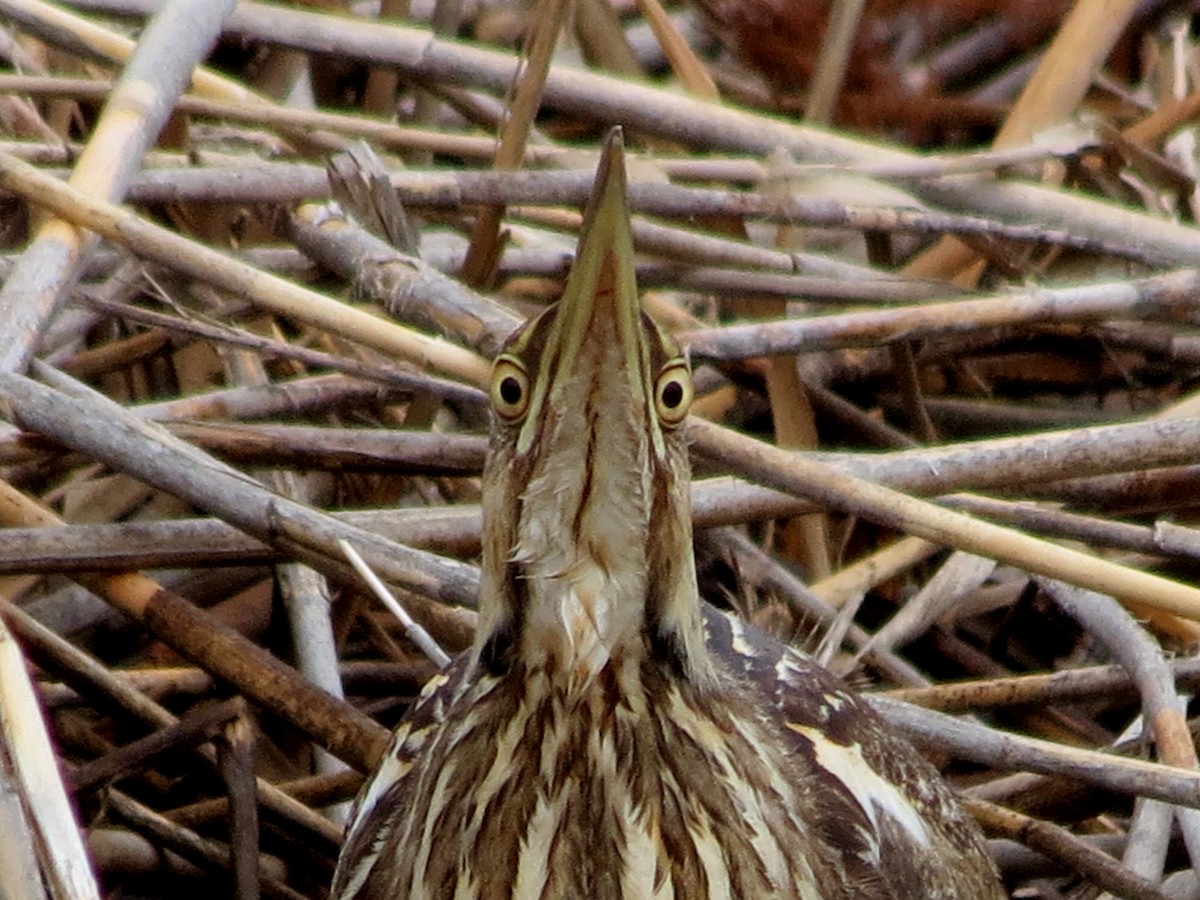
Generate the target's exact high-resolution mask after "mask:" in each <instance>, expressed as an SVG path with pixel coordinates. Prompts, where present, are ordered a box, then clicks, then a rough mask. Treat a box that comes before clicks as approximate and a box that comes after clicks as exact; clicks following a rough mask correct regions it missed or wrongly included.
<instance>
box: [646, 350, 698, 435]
mask: <svg viewBox="0 0 1200 900" xmlns="http://www.w3.org/2000/svg"><path fill="white" fill-rule="evenodd" d="M691 405H692V373H691V372H690V371H688V367H687V364H686V363H682V362H674V363H669V364H667V365H666V366H665V367H664V368H663V370H662V371H661V372H659V373H658V378H657V379H656V380H655V382H654V410H655V412H657V413H658V420H659V421H660V422H662V423H663V424H664V425H678V424H679V423H680V422H682V421H683V420H684V419H686V418H687V414H688V409H689V408H690V407H691Z"/></svg>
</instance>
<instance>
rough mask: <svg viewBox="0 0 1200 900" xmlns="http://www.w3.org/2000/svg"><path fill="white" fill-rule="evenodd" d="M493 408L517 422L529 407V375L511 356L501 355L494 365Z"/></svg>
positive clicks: (506, 417) (500, 414) (507, 420)
mask: <svg viewBox="0 0 1200 900" xmlns="http://www.w3.org/2000/svg"><path fill="white" fill-rule="evenodd" d="M489 393H490V396H491V399H492V408H493V409H494V410H496V415H498V416H499V417H500V418H501V419H503V420H504V421H506V422H515V421H516V420H517V419H519V418H521V416H523V415H525V410H527V409H528V408H529V376H528V375H527V374H526V373H525V367H524V366H523V365H521V364H520V363H519V362H517V361H516V359H514V358H513V357H511V356H501V357H498V358H497V359H496V364H495V365H494V366H492V388H491V391H490V392H489Z"/></svg>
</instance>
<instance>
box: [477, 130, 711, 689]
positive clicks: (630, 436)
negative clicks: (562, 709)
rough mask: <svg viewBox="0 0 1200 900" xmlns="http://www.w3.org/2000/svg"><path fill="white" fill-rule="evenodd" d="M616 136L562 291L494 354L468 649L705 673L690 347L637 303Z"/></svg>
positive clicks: (581, 677) (533, 661)
mask: <svg viewBox="0 0 1200 900" xmlns="http://www.w3.org/2000/svg"><path fill="white" fill-rule="evenodd" d="M633 257H634V250H633V239H632V234H631V230H630V223H629V210H628V205H627V201H626V179H625V163H624V157H623V148H622V141H621V134H620V131H619V130H616V129H614V131H613V133H612V134H611V135H610V136H609V139H608V141H607V142H606V145H605V148H604V151H603V153H602V155H601V158H600V163H599V167H598V170H597V174H596V180H595V187H594V189H593V192H592V196H591V199H590V201H589V203H588V207H587V210H586V212H585V214H584V222H583V228H582V231H581V234H580V239H579V246H578V249H577V251H576V255H575V262H574V265H573V266H572V268H571V272H570V275H569V276H568V279H567V283H566V287H565V289H564V291H563V295H562V298H561V299H560V300H559V301H558V302H557V303H556V304H554V305H553V306H551V307H549V308H548V309H547V310H546V311H545V312H543V313H542V314H541V315H539V316H537V317H536V318H534V319H533V320H532V321H530V322H529V323H528V324H526V325H525V326H524V327H523V328H521V329H520V330H519V331H518V332H517V333H516V334H515V335H513V337H512V338H510V340H509V341H508V343H507V344H506V346H505V348H504V350H503V351H502V352H501V353H500V354H499V355H498V357H497V358H496V361H495V364H494V368H493V374H492V381H491V388H490V396H491V403H492V408H493V412H494V428H493V432H492V442H491V447H490V451H489V454H488V459H487V463H486V465H485V470H484V499H483V515H484V543H483V594H482V596H481V600H480V612H481V622H480V629H479V638H478V639H477V644H476V650H477V652H478V654H479V657H480V659H481V661H482V663H483V664H484V665H485V666H486V667H488V668H489V669H491V670H493V671H495V672H502V671H505V670H507V669H509V668H511V667H512V666H514V665H517V664H521V665H523V666H524V667H526V668H533V667H543V668H548V669H551V670H554V671H558V672H561V673H564V674H565V675H567V676H568V677H569V678H570V679H571V680H572V682H573V683H576V684H580V685H583V684H587V683H589V682H590V681H591V679H593V678H594V677H595V676H596V675H597V674H598V673H599V672H601V671H602V670H603V669H604V668H605V667H606V666H609V665H611V664H613V663H614V662H617V663H630V662H632V663H638V662H640V661H641V660H643V659H645V658H647V657H651V658H658V659H660V660H661V661H662V662H663V663H664V664H667V665H669V666H672V667H674V668H676V669H677V670H678V671H679V672H680V673H681V674H685V675H688V676H691V677H697V678H700V677H704V676H706V675H707V674H708V671H709V670H708V662H707V656H706V651H705V650H704V647H703V639H702V634H701V625H700V612H699V607H698V600H697V591H696V575H695V564H694V561H693V555H692V542H691V537H692V532H691V510H690V503H689V484H690V471H689V466H688V459H687V447H686V443H685V437H684V433H683V423H684V420H685V419H686V417H687V412H688V408H689V406H690V404H691V399H692V377H691V370H690V368H689V365H688V361H687V359H686V358H685V357H684V356H683V355H682V354H681V353H680V351H679V349H678V347H677V346H676V345H675V343H674V342H673V341H672V340H671V339H670V337H668V336H667V335H665V334H664V333H663V332H662V331H661V330H660V329H659V328H658V327H657V326H656V325H655V324H654V322H653V321H652V320H651V319H650V318H649V316H647V315H646V314H645V313H644V312H643V311H642V309H641V305H640V302H639V299H638V292H637V284H636V281H635V278H634V266H633Z"/></svg>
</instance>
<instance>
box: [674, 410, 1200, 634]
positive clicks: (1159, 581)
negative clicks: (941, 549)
mask: <svg viewBox="0 0 1200 900" xmlns="http://www.w3.org/2000/svg"><path fill="white" fill-rule="evenodd" d="M690 430H691V433H692V435H693V436H694V438H695V440H696V443H697V445H698V449H700V450H701V452H703V453H704V454H705V455H706V456H709V457H711V458H713V459H716V460H718V461H720V462H722V463H724V464H725V465H728V466H730V467H732V468H734V469H736V470H737V471H739V472H741V473H743V474H746V475H748V476H749V477H751V478H752V479H754V480H755V481H758V482H761V483H762V484H765V485H767V486H768V487H773V488H775V489H776V490H781V491H785V492H787V493H790V494H795V495H797V496H802V497H807V498H809V499H812V500H814V501H815V502H817V503H820V504H823V505H827V506H830V507H833V508H835V509H840V510H842V511H844V512H850V513H853V514H855V515H860V516H862V517H864V518H867V519H870V520H872V521H874V522H879V523H881V524H884V525H887V526H889V527H891V528H895V529H897V530H899V531H902V532H905V533H912V534H915V535H918V536H920V537H923V538H925V539H926V540H929V541H933V542H934V543H938V544H944V545H946V546H949V547H957V548H958V549H961V550H967V551H969V552H971V553H976V554H978V555H980V556H986V557H989V558H992V559H997V560H1001V561H1003V562H1007V563H1009V564H1011V565H1015V566H1017V567H1018V568H1021V569H1025V570H1026V571H1029V572H1033V573H1036V574H1039V575H1047V576H1049V577H1051V578H1057V579H1059V580H1061V581H1065V582H1067V583H1068V584H1074V585H1078V586H1079V587H1085V588H1088V589H1090V590H1094V591H1097V592H1099V593H1102V594H1110V595H1112V596H1114V597H1117V598H1118V599H1121V600H1130V601H1136V602H1138V603H1144V604H1146V605H1147V606H1152V607H1156V608H1159V609H1165V610H1167V611H1169V612H1173V613H1176V614H1177V615H1180V616H1183V617H1184V618H1188V619H1200V589H1198V588H1195V587H1192V586H1191V585H1185V584H1182V583H1180V582H1176V581H1171V580H1170V579H1167V578H1162V577H1160V576H1157V575H1152V574H1150V573H1148V572H1141V571H1138V570H1136V569H1131V568H1128V567H1126V566H1121V565H1118V564H1116V563H1114V562H1111V561H1109V560H1106V559H1101V558H1099V557H1095V556H1091V555H1089V554H1087V553H1082V552H1080V551H1078V550H1073V549H1070V548H1067V547H1063V546H1060V545H1058V544H1052V543H1050V542H1048V541H1042V540H1038V539H1037V538H1033V537H1030V536H1029V535H1026V534H1022V533H1020V532H1018V531H1013V530H1011V529H1007V528H1002V527H1000V526H998V525H992V524H990V523H987V522H981V521H979V520H977V519H972V518H970V517H969V516H965V515H962V514H961V513H955V512H951V511H950V510H947V509H944V508H942V507H940V506H935V505H934V504H932V503H929V502H928V501H925V500H919V499H917V498H916V497H912V496H909V495H908V494H902V493H900V492H899V491H895V490H892V489H891V488H886V487H883V486H882V485H878V484H875V483H873V482H869V481H865V480H863V479H861V478H857V477H854V476H852V475H847V474H845V473H843V472H839V471H838V470H836V469H834V468H832V467H830V466H826V465H823V464H821V463H819V462H816V461H814V460H812V459H811V458H809V457H807V456H805V455H802V454H796V453H788V452H787V451H785V450H781V449H779V448H777V447H772V446H770V445H768V444H764V443H762V442H761V441H755V440H752V439H751V438H748V437H745V436H743V435H739V434H737V433H735V432H733V431H729V430H727V429H724V428H721V427H720V426H718V425H713V424H711V423H709V422H703V421H693V422H692V424H691V429H690Z"/></svg>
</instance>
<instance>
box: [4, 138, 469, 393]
mask: <svg viewBox="0 0 1200 900" xmlns="http://www.w3.org/2000/svg"><path fill="white" fill-rule="evenodd" d="M0 185H3V186H4V187H6V188H9V189H11V190H13V191H15V192H16V193H19V194H21V195H22V196H24V197H26V198H27V199H28V200H30V201H31V202H34V203H37V204H38V205H41V206H44V207H46V208H47V209H49V210H51V211H52V212H54V213H55V214H56V215H58V216H61V217H62V218H64V219H66V220H68V221H71V222H73V223H74V224H75V225H79V226H82V227H84V228H87V229H89V230H91V231H94V232H96V233H97V234H100V235H102V236H104V237H106V238H108V239H109V240H111V241H115V242H116V243H119V244H122V245H123V246H126V247H128V248H129V249H130V250H131V251H133V252H134V253H136V254H138V255H139V256H142V257H143V258H146V259H153V260H155V261H156V262H160V263H162V264H163V265H165V266H168V267H170V268H172V269H175V270H176V271H179V272H184V273H185V274H187V275H190V276H192V277H193V278H196V279H199V280H201V281H204V282H207V283H209V284H213V285H216V286H217V287H220V288H222V289H224V290H227V291H229V292H230V293H233V294H235V295H237V296H239V297H241V298H243V299H245V300H249V301H250V302H252V303H256V304H258V305H260V306H262V307H264V308H266V309H270V310H272V311H273V312H276V313H279V314H281V315H286V316H291V317H294V318H295V319H297V320H299V321H302V322H306V323H308V324H310V325H313V326H316V327H318V328H324V329H326V330H328V331H331V332H333V333H334V334H338V335H341V336H342V337H345V338H349V339H351V340H354V341H358V342H359V343H362V344H364V345H366V346H368V347H373V348H375V349H377V350H380V351H382V352H384V353H388V354H390V355H392V356H398V357H401V358H404V359H409V360H412V361H414V362H417V363H418V364H420V365H428V366H432V367H434V368H436V369H438V370H440V371H442V372H444V373H446V374H451V375H455V376H456V377H458V378H462V379H464V380H466V381H469V382H471V383H472V384H486V383H487V379H488V377H489V374H490V372H491V366H490V365H489V364H488V363H487V362H486V361H485V360H483V359H481V358H480V357H478V356H476V355H475V354H474V353H471V352H470V351H469V350H464V349H462V348H461V347H456V346H455V345H453V344H450V343H448V342H446V341H442V340H438V339H436V338H431V337H428V336H426V335H423V334H419V333H417V332H415V331H411V330H409V329H407V328H404V327H402V326H400V325H397V324H395V323H393V322H388V321H386V320H385V319H382V318H380V317H379V316H375V315H372V314H371V313H368V312H365V311H363V310H360V309H356V308H355V307H352V306H348V305H347V304H345V303H340V302H338V301H336V300H332V299H330V298H329V297H326V296H324V295H322V294H318V293H317V292H316V291H311V290H309V289H307V288H304V287H301V286H299V285H297V284H294V283H292V282H290V281H286V280H284V279H282V278H279V277H277V276H275V275H270V274H268V273H265V272H261V271H259V270H257V269H255V268H253V267H252V266H249V265H247V264H245V263H243V262H240V261H238V260H235V259H232V258H231V257H229V256H226V255H225V254H223V253H220V252H218V251H216V250H212V249H210V248H208V247H205V246H203V245H200V244H197V243H195V242H194V241H189V240H188V239H187V238H184V237H181V236H179V235H177V234H174V233H172V232H170V231H168V230H166V229H165V228H160V227H159V226H157V225H153V224H151V223H150V222H148V221H146V220H144V219H141V218H139V217H138V216H136V215H134V214H133V213H131V212H129V211H128V210H124V209H122V208H120V207H119V206H115V205H114V204H111V203H107V202H105V201H103V200H100V199H98V198H95V197H90V196H88V195H86V194H83V193H81V192H79V191H76V190H73V189H72V188H71V187H70V186H68V185H65V184H63V183H62V182H60V181H58V180H57V179H56V178H54V177H53V176H50V175H47V174H45V173H44V172H40V171H39V170H38V169H36V168H35V167H33V166H30V165H29V164H28V163H25V162H22V161H21V160H19V159H17V158H15V157H13V156H11V155H8V154H0Z"/></svg>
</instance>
